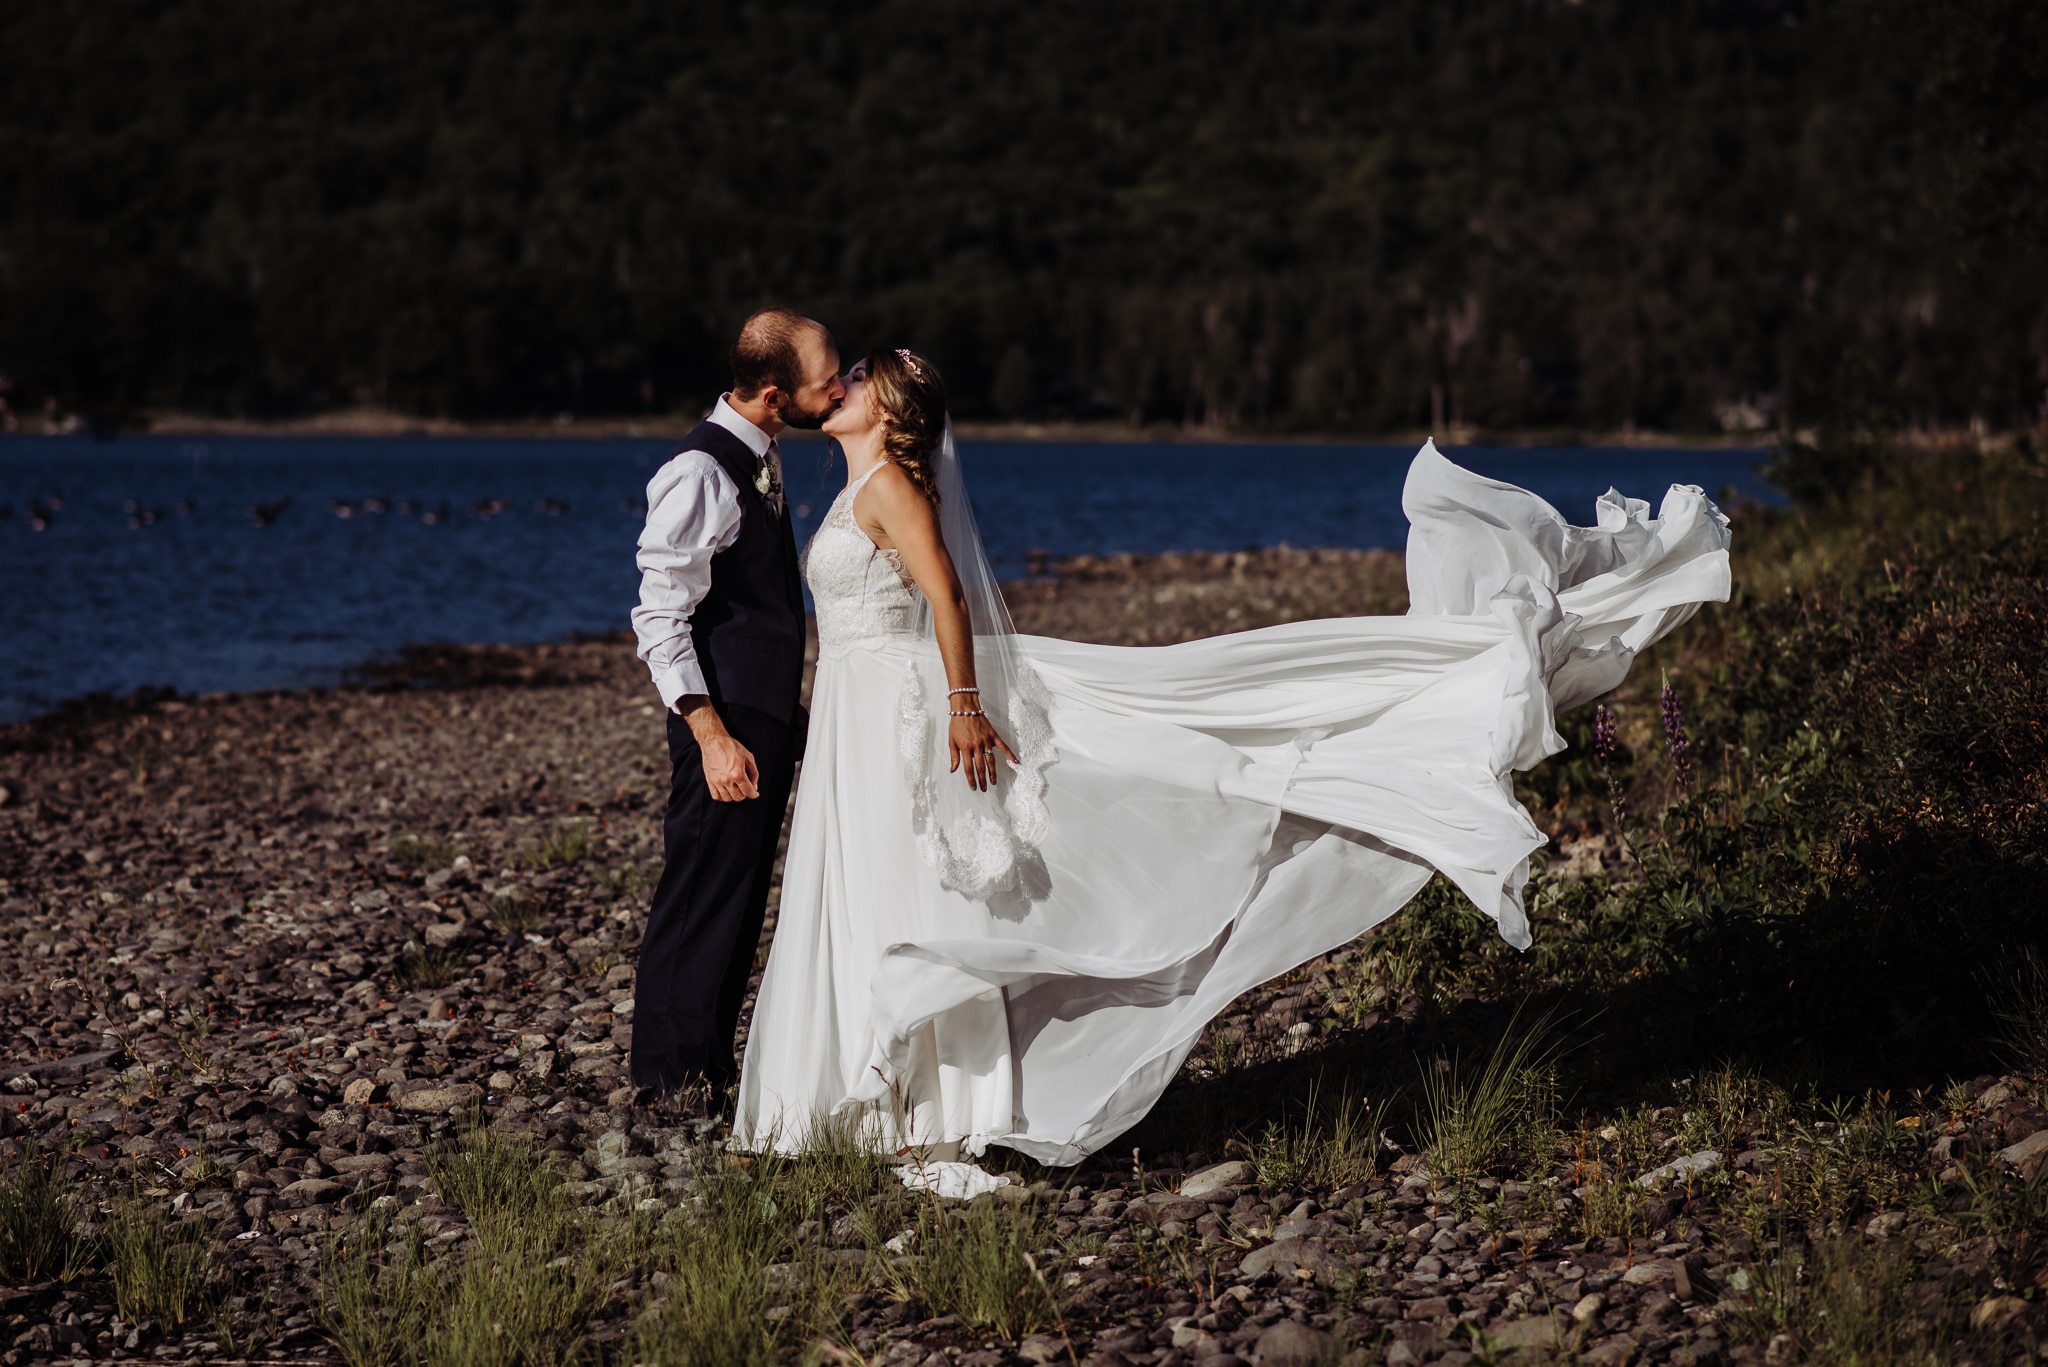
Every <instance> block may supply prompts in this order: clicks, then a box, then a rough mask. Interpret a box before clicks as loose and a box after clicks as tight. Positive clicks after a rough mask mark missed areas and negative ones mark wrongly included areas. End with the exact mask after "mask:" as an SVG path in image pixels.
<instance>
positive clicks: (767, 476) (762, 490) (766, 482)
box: [754, 460, 775, 498]
mask: <svg viewBox="0 0 2048 1367" xmlns="http://www.w3.org/2000/svg"><path fill="white" fill-rule="evenodd" d="M774 487H775V471H774V469H773V468H772V467H770V466H769V464H768V462H767V461H765V460H764V461H762V462H761V468H760V469H759V470H756V471H755V472H754V492H755V493H757V494H759V495H761V496H762V497H763V498H766V497H767V496H768V491H769V490H770V489H773V488H774Z"/></svg>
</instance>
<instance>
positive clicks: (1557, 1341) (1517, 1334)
mask: <svg viewBox="0 0 2048 1367" xmlns="http://www.w3.org/2000/svg"><path fill="white" fill-rule="evenodd" d="M1588 1299H1590V1300H1596V1301H1597V1300H1598V1299H1600V1298H1599V1297H1598V1296H1592V1297H1589V1298H1588ZM1564 1337H1565V1330H1564V1326H1562V1325H1561V1324H1559V1323H1558V1322H1557V1320H1555V1319H1553V1318H1552V1317H1551V1316H1549V1315H1529V1316H1527V1317H1525V1318H1523V1319H1518V1320H1503V1321H1500V1322H1499V1323H1497V1324H1492V1325H1489V1326H1487V1329H1486V1343H1487V1346H1488V1347H1489V1348H1492V1349H1495V1350H1502V1349H1515V1350H1517V1351H1519V1350H1521V1349H1524V1348H1558V1347H1561V1346H1562V1345H1563V1343H1564Z"/></svg>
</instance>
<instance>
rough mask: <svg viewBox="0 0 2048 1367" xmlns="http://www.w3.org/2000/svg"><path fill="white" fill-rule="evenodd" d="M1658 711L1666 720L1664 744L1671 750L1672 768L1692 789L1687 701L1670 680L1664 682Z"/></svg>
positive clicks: (1686, 785) (1679, 778)
mask: <svg viewBox="0 0 2048 1367" xmlns="http://www.w3.org/2000/svg"><path fill="white" fill-rule="evenodd" d="M1657 710H1658V712H1659V713H1660V714H1662V716H1663V718H1664V744H1665V745H1666V746H1668V747H1669V748H1670V750H1671V767H1672V769H1673V770H1674V771H1675V772H1676V773H1677V774H1678V781H1679V783H1680V784H1681V785H1683V786H1684V787H1687V788H1690V787H1692V754H1691V747H1690V746H1689V745H1688V744H1687V742H1686V739H1685V701H1684V700H1683V699H1682V698H1680V697H1679V696H1678V690H1677V689H1675V688H1673V687H1672V686H1671V681H1670V680H1669V679H1666V680H1665V681H1664V692H1663V693H1662V694H1661V695H1660V696H1659V697H1658V699H1657Z"/></svg>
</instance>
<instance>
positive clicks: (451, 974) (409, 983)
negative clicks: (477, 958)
mask: <svg viewBox="0 0 2048 1367" xmlns="http://www.w3.org/2000/svg"><path fill="white" fill-rule="evenodd" d="M462 968H463V963H462V954H461V952H460V951H459V950H457V949H455V948H453V947H452V946H435V945H423V944H420V943H419V942H418V941H407V942H406V946H405V948H404V949H403V950H401V951H399V955H398V962H397V963H396V964H395V965H393V967H392V970H391V980H392V983H393V984H394V985H395V986H397V987H398V988H399V989H400V990H401V991H406V992H417V991H420V990H421V989H423V988H424V989H431V988H436V987H446V986H447V985H448V984H449V983H452V982H454V981H455V980H456V979H457V978H458V977H460V976H461V975H462Z"/></svg>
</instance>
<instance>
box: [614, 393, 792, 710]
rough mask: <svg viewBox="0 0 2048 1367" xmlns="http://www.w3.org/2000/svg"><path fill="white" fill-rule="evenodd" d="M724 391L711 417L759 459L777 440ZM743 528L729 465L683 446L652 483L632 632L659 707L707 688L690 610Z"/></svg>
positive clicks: (707, 589)
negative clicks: (714, 562) (750, 419)
mask: <svg viewBox="0 0 2048 1367" xmlns="http://www.w3.org/2000/svg"><path fill="white" fill-rule="evenodd" d="M731 397H732V396H731V395H730V394H726V395H723V396H721V397H720V398H719V400H718V406H717V407H716V408H714V409H712V410H711V416H710V417H709V418H708V419H707V420H706V421H709V422H715V423H717V424H718V425H719V426H720V427H723V428H724V429H725V430H726V431H728V432H730V433H732V434H733V435H734V436H736V437H738V438H739V439H740V440H741V441H743V442H745V443H746V444H747V449H748V450H750V451H752V452H753V453H754V454H755V455H756V456H759V457H760V458H761V459H762V461H764V462H766V461H767V460H769V459H770V454H769V453H770V452H771V451H772V450H773V448H774V445H775V439H774V438H773V437H771V436H769V435H768V434H767V433H766V432H763V431H762V430H761V429H760V428H758V427H756V426H754V424H753V423H751V422H748V421H747V420H746V419H745V418H743V417H741V416H740V415H739V413H738V412H737V411H735V410H734V408H733V406H732V405H731V404H730V403H729V402H727V400H729V399H730V398H731ZM739 532H740V494H739V490H738V489H737V488H735V487H734V486H733V482H732V477H731V476H730V475H728V474H726V472H725V467H724V466H722V465H720V464H719V463H718V461H717V460H716V459H715V458H714V457H713V456H712V455H711V454H710V453H709V452H708V451H681V452H678V453H677V454H676V455H675V456H674V458H672V459H671V460H670V461H669V462H668V464H666V465H664V466H662V467H661V469H660V470H658V471H656V472H655V476H654V478H653V479H651V480H649V481H648V482H647V525H646V527H644V528H643V529H642V530H641V532H640V551H639V554H638V555H637V556H635V557H634V559H635V562H636V563H637V564H638V565H639V566H640V606H638V607H636V608H634V609H633V634H634V636H635V637H637V638H638V639H639V643H640V644H639V653H640V658H641V659H642V660H645V661H646V662H647V669H648V672H649V673H650V674H652V675H653V676H654V686H655V688H656V689H657V690H658V691H659V692H660V693H661V705H662V706H663V707H665V708H667V709H668V710H669V711H671V712H673V711H675V710H676V703H677V701H678V700H679V699H682V698H686V697H688V696H689V695H691V694H692V693H705V692H708V691H709V690H708V689H707V688H706V687H705V684H704V670H703V667H702V666H701V665H699V664H698V663H697V646H696V643H695V642H694V641H692V640H691V639H690V614H691V613H692V612H695V611H696V609H697V605H698V604H699V603H701V602H703V601H704V595H705V594H707V593H709V592H710V591H711V557H712V556H714V555H716V554H718V553H719V552H720V551H722V550H724V549H725V548H726V547H728V546H730V545H732V543H733V541H734V540H735V539H736V538H737V537H738V536H739Z"/></svg>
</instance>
